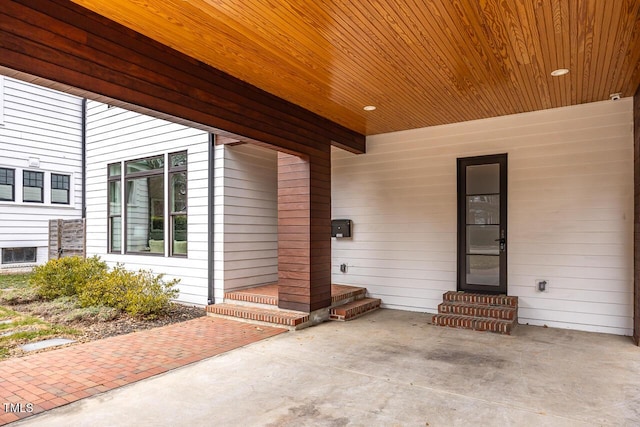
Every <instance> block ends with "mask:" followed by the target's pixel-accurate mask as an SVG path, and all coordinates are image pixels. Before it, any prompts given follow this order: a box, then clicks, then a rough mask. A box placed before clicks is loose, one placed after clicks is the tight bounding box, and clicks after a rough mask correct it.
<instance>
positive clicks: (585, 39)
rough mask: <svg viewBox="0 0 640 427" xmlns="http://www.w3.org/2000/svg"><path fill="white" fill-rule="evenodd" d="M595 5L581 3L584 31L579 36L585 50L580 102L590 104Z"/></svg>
mask: <svg viewBox="0 0 640 427" xmlns="http://www.w3.org/2000/svg"><path fill="white" fill-rule="evenodd" d="M594 4H595V3H594V2H593V1H582V2H580V6H581V7H582V18H583V21H582V22H583V25H582V26H581V28H582V29H583V31H582V34H581V35H580V34H579V35H578V37H579V39H581V40H582V49H583V50H582V54H583V61H582V74H581V76H580V79H581V82H580V89H581V97H580V102H588V101H587V100H588V99H589V97H590V91H589V87H590V84H589V83H590V82H589V79H590V78H591V67H592V62H593V27H594V25H595V14H594V12H595V10H594Z"/></svg>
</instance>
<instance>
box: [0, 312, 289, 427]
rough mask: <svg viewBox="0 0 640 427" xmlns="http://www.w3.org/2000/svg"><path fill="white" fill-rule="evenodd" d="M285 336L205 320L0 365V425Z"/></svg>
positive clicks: (269, 330) (245, 325)
mask: <svg viewBox="0 0 640 427" xmlns="http://www.w3.org/2000/svg"><path fill="white" fill-rule="evenodd" d="M282 332H286V330H285V329H280V328H273V327H268V326H256V325H252V324H248V323H242V322H237V321H233V320H226V319H220V318H213V317H201V318H198V319H194V320H189V321H186V322H182V323H177V324H173V325H169V326H165V327H161V328H155V329H150V330H145V331H141V332H135V333H132V334H128V335H120V336H117V337H112V338H106V339H103V340H99V341H92V342H89V343H86V344H78V345H74V346H70V347H65V348H61V349H58V350H52V351H48V352H43V353H38V354H33V355H30V356H25V357H21V358H16V359H10V360H6V361H4V362H0V425H4V424H7V423H10V422H12V421H16V420H18V419H21V418H25V417H28V416H30V415H35V414H37V413H40V412H42V411H46V410H49V409H52V408H55V407H57V406H62V405H66V404H67V403H70V402H74V401H76V400H79V399H83V398H85V397H89V396H92V395H95V394H98V393H102V392H105V391H108V390H112V389H114V388H117V387H121V386H123V385H126V384H130V383H132V382H135V381H139V380H142V379H145V378H149V377H151V376H154V375H157V374H160V373H163V372H167V371H170V370H171V369H175V368H178V367H180V366H184V365H188V364H189V363H193V362H197V361H199V360H202V359H206V358H208V357H211V356H215V355H217V354H220V353H224V352H226V351H229V350H233V349H234V348H238V347H242V346H244V345H247V344H250V343H253V342H256V341H260V340H262V339H264V338H268V337H272V336H274V335H278V334H280V333H282ZM16 411H17V412H16ZM20 411H21V412H20Z"/></svg>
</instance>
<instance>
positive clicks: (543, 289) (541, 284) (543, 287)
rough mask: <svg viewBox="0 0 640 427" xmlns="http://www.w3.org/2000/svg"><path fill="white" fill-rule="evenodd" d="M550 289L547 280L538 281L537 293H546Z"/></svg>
mask: <svg viewBox="0 0 640 427" xmlns="http://www.w3.org/2000/svg"><path fill="white" fill-rule="evenodd" d="M548 287H549V281H548V280H547V279H536V291H538V292H546V291H547V288H548Z"/></svg>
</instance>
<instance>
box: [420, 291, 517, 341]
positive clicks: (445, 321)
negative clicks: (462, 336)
mask: <svg viewBox="0 0 640 427" xmlns="http://www.w3.org/2000/svg"><path fill="white" fill-rule="evenodd" d="M432 323H433V324H434V325H437V326H449V327H452V328H461V329H472V330H475V331H489V332H496V333H500V334H506V335H510V334H511V332H512V331H513V329H514V328H515V327H516V325H517V324H518V297H513V296H507V295H485V294H474V293H466V292H447V293H445V294H444V295H443V302H442V303H441V304H439V305H438V314H436V315H434V316H433V319H432Z"/></svg>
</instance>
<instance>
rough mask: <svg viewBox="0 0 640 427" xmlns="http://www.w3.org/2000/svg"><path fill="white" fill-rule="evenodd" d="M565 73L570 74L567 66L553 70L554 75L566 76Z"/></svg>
mask: <svg viewBox="0 0 640 427" xmlns="http://www.w3.org/2000/svg"><path fill="white" fill-rule="evenodd" d="M565 74H569V70H568V69H566V68H558V69H557V70H553V71H552V72H551V75H552V76H553V77H560V76H564V75H565Z"/></svg>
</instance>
